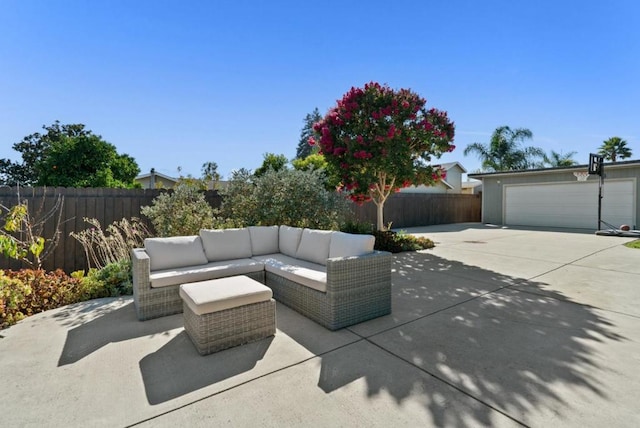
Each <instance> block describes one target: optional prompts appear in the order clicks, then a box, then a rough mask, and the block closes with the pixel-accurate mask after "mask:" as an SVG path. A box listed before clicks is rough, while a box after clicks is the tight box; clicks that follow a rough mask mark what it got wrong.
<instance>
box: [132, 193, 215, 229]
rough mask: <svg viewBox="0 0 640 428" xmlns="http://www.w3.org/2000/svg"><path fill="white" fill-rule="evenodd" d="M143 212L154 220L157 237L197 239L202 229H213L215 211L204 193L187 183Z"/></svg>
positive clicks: (158, 199) (161, 196)
mask: <svg viewBox="0 0 640 428" xmlns="http://www.w3.org/2000/svg"><path fill="white" fill-rule="evenodd" d="M140 212H141V213H142V215H144V216H145V217H148V218H149V219H150V220H151V224H153V227H154V229H155V231H156V234H157V236H185V235H197V234H198V232H199V231H200V229H207V228H211V227H213V208H211V205H209V203H208V202H207V200H206V199H205V197H204V194H203V193H202V191H200V189H199V188H198V187H197V186H193V185H190V184H188V183H187V182H182V181H181V182H179V183H178V184H177V185H176V186H175V187H174V188H173V190H172V191H170V192H167V193H162V194H160V195H159V196H158V197H156V198H155V199H154V200H153V202H152V203H151V205H150V206H149V205H148V206H144V207H141V208H140Z"/></svg>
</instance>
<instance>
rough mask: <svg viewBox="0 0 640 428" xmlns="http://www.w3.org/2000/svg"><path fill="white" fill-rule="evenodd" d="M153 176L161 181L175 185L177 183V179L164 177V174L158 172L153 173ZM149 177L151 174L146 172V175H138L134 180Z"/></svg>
mask: <svg viewBox="0 0 640 428" xmlns="http://www.w3.org/2000/svg"><path fill="white" fill-rule="evenodd" d="M153 174H154V175H155V176H156V177H157V178H161V179H163V180H168V181H173V182H174V183H177V182H178V179H177V178H175V177H169V176H168V175H164V174H162V173H160V172H154V173H153ZM149 177H151V173H150V172H148V173H146V174H140V175H139V176H137V177H136V178H135V179H136V180H142V179H143V178H149Z"/></svg>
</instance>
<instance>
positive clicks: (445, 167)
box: [438, 162, 467, 172]
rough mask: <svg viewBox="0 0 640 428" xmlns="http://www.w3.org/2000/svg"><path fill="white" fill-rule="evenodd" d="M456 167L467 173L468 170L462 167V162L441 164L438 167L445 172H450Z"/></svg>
mask: <svg viewBox="0 0 640 428" xmlns="http://www.w3.org/2000/svg"><path fill="white" fill-rule="evenodd" d="M456 165H457V166H458V168H460V170H461V171H462V172H467V170H466V169H465V168H464V167H463V166H462V164H461V163H460V162H445V163H441V164H440V165H438V166H440V167H441V168H442V169H444V170H445V171H449V170H450V169H451V168H453V167H454V166H456Z"/></svg>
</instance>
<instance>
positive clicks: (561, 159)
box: [543, 150, 578, 168]
mask: <svg viewBox="0 0 640 428" xmlns="http://www.w3.org/2000/svg"><path fill="white" fill-rule="evenodd" d="M575 155H576V152H569V153H566V154H563V153H562V151H561V152H560V153H558V152H556V151H555V150H551V153H549V155H547V154H545V155H544V157H543V162H544V164H545V165H548V166H549V167H551V168H556V167H563V166H573V165H576V164H577V163H578V162H576V161H575V160H574V159H573V157H574V156H575Z"/></svg>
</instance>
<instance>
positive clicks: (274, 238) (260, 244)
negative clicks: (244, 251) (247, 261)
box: [249, 226, 279, 256]
mask: <svg viewBox="0 0 640 428" xmlns="http://www.w3.org/2000/svg"><path fill="white" fill-rule="evenodd" d="M278 229H279V228H278V226H249V235H250V236H251V254H252V255H254V256H261V255H264V254H274V253H277V252H279V247H278Z"/></svg>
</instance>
